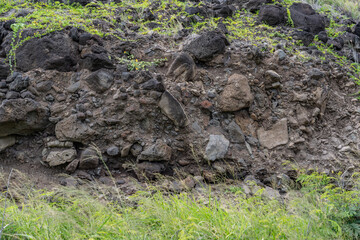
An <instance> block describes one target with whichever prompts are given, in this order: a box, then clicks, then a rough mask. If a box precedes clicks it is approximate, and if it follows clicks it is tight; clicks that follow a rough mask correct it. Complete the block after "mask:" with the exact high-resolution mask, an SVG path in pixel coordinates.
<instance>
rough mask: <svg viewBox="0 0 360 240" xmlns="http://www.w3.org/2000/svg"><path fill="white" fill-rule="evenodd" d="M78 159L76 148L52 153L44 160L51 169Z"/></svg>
mask: <svg viewBox="0 0 360 240" xmlns="http://www.w3.org/2000/svg"><path fill="white" fill-rule="evenodd" d="M75 158H76V150H75V149H74V148H70V149H65V150H58V151H51V152H49V154H48V156H47V157H46V159H45V160H44V162H47V163H48V164H49V166H50V167H55V166H59V165H62V164H65V163H69V162H71V161H73V160H74V159H75Z"/></svg>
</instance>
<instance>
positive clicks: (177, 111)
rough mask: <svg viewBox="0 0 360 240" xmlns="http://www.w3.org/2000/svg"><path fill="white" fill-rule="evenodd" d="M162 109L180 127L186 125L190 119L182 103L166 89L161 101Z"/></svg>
mask: <svg viewBox="0 0 360 240" xmlns="http://www.w3.org/2000/svg"><path fill="white" fill-rule="evenodd" d="M159 107H160V109H161V111H162V112H163V113H164V114H165V115H166V116H167V117H168V118H170V119H171V120H172V121H173V122H174V124H175V125H176V126H178V127H185V126H186V125H187V124H188V119H187V116H186V114H185V111H184V109H183V107H182V106H181V104H180V103H179V102H178V100H176V98H175V97H174V96H173V95H171V93H169V92H168V91H165V92H164V93H163V94H162V96H161V99H160V101H159Z"/></svg>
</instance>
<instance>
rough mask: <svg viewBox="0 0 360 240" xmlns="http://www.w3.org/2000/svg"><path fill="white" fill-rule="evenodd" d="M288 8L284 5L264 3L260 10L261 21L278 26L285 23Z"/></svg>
mask: <svg viewBox="0 0 360 240" xmlns="http://www.w3.org/2000/svg"><path fill="white" fill-rule="evenodd" d="M285 16H286V9H285V8H284V7H283V6H277V5H264V6H262V7H261V8H260V11H259V21H260V22H264V23H266V24H269V25H270V26H276V25H279V24H283V23H285Z"/></svg>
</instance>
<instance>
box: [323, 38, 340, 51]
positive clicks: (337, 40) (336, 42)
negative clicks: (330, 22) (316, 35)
mask: <svg viewBox="0 0 360 240" xmlns="http://www.w3.org/2000/svg"><path fill="white" fill-rule="evenodd" d="M326 44H327V45H329V46H333V48H335V49H336V50H341V49H342V48H343V47H344V40H343V39H342V38H341V37H336V38H333V39H329V40H328V41H327V43H326Z"/></svg>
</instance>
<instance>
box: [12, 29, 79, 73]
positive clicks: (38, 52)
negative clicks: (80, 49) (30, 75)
mask: <svg viewBox="0 0 360 240" xmlns="http://www.w3.org/2000/svg"><path fill="white" fill-rule="evenodd" d="M16 55H17V56H16V59H17V68H18V69H19V70H21V71H24V72H27V71H29V70H32V69H35V68H43V69H47V70H52V69H53V70H58V71H61V72H69V71H72V70H74V67H75V65H76V63H77V58H78V53H77V49H76V47H75V45H74V44H73V41H72V39H71V38H70V37H69V36H68V35H66V34H64V33H61V32H56V33H53V34H49V35H47V36H44V37H43V38H40V39H39V38H33V39H30V40H29V41H26V42H25V43H24V44H23V45H22V46H20V47H19V48H18V50H17V51H16Z"/></svg>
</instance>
